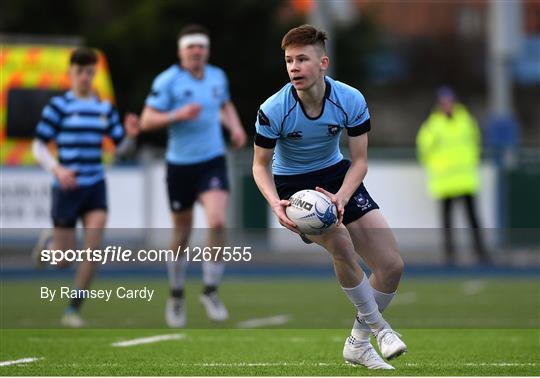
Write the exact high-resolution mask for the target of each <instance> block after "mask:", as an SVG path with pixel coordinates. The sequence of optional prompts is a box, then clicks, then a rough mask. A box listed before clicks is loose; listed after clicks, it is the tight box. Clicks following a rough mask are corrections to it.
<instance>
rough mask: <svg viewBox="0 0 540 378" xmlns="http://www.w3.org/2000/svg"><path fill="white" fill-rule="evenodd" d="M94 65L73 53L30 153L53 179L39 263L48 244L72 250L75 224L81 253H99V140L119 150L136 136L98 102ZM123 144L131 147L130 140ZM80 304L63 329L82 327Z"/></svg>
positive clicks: (84, 265)
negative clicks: (47, 233)
mask: <svg viewBox="0 0 540 378" xmlns="http://www.w3.org/2000/svg"><path fill="white" fill-rule="evenodd" d="M96 64H97V55H96V53H95V52H94V51H93V50H92V49H89V48H78V49H76V50H74V51H73V53H72V54H71V58H70V66H69V77H70V80H71V90H69V91H68V92H66V93H65V94H64V95H63V96H56V97H53V98H52V99H51V100H50V101H49V103H48V104H47V106H45V108H44V109H43V113H42V117H41V120H40V121H39V123H38V125H37V130H36V137H35V139H34V142H33V145H32V149H33V153H34V156H35V158H36V160H37V161H38V162H39V164H40V165H41V166H42V167H43V168H45V169H46V170H47V171H48V172H50V173H52V174H53V176H54V182H53V187H52V214H51V215H52V220H53V223H54V231H53V237H52V240H51V241H52V244H51V243H47V242H46V241H45V240H44V239H42V243H38V246H37V247H36V249H35V251H36V252H37V253H35V255H34V257H35V258H36V259H37V260H38V261H37V262H38V263H39V252H40V251H41V249H43V248H45V247H46V244H49V245H48V246H47V247H49V248H51V249H59V250H62V251H65V250H67V249H74V248H75V247H76V235H75V226H76V223H77V220H78V219H79V218H80V219H82V222H83V225H84V228H85V241H84V243H85V246H84V248H85V249H86V248H90V249H99V248H100V247H101V242H102V237H103V228H104V227H105V224H106V221H107V193H106V186H105V173H104V169H103V165H102V163H101V160H102V155H103V151H102V143H103V137H104V136H105V135H107V136H109V137H110V138H111V139H112V140H113V141H114V142H115V144H117V145H118V144H119V143H120V142H121V141H122V140H123V139H124V135H125V133H126V132H127V134H128V136H130V137H135V136H136V135H137V134H138V132H139V126H138V125H139V120H138V117H137V116H136V115H134V114H127V115H126V117H125V118H124V125H125V127H126V130H125V131H124V128H123V127H122V124H121V122H120V117H119V116H118V112H117V111H116V109H115V108H114V107H113V105H111V103H110V102H108V101H101V100H100V99H99V98H98V97H97V96H96V94H95V93H94V92H93V90H92V81H93V79H94V76H95V74H96ZM124 140H125V141H126V142H127V143H129V141H128V138H126V139H124ZM50 141H54V142H55V143H56V147H57V149H58V158H56V157H54V156H53V155H52V154H51V153H50V152H49V149H48V147H47V143H48V142H50ZM126 142H124V143H126ZM60 265H63V266H65V265H66V264H65V263H64V264H62V263H61V264H60ZM96 268H97V266H96V263H94V262H92V261H83V262H81V263H80V265H79V266H78V268H77V272H76V275H75V289H77V290H85V289H88V288H89V286H90V284H91V282H92V277H93V276H94V273H95V271H96ZM82 301H83V298H82V296H80V297H78V298H74V299H72V300H71V302H70V304H69V306H68V307H67V309H66V311H65V313H64V315H63V317H62V320H61V321H62V324H63V325H64V326H66V327H82V326H83V325H84V321H83V319H82V318H81V317H80V315H79V311H80V308H81V304H82Z"/></svg>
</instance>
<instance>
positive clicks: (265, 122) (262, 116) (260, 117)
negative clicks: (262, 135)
mask: <svg viewBox="0 0 540 378" xmlns="http://www.w3.org/2000/svg"><path fill="white" fill-rule="evenodd" d="M257 119H258V120H259V125H261V126H270V120H269V119H268V117H267V116H266V114H264V112H263V111H262V109H259V111H258V112H257Z"/></svg>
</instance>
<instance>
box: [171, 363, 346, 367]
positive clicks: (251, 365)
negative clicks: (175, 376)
mask: <svg viewBox="0 0 540 378" xmlns="http://www.w3.org/2000/svg"><path fill="white" fill-rule="evenodd" d="M180 365H182V366H199V367H272V366H341V365H345V363H334V362H202V363H197V362H194V363H181V364H180Z"/></svg>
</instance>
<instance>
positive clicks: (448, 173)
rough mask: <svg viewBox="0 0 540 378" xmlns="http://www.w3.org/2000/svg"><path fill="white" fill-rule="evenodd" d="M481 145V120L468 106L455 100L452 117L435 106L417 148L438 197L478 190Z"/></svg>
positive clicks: (470, 192) (417, 140) (424, 124)
mask: <svg viewBox="0 0 540 378" xmlns="http://www.w3.org/2000/svg"><path fill="white" fill-rule="evenodd" d="M480 145H481V136H480V131H479V129H478V124H477V123H476V120H475V119H474V117H473V116H472V115H471V114H470V113H469V112H468V111H467V109H466V108H465V106H463V105H462V104H456V105H455V106H454V109H453V112H452V116H451V117H448V116H447V115H446V114H445V113H443V112H442V111H441V110H440V109H438V108H435V109H434V110H433V112H432V113H431V114H430V115H429V117H428V118H427V120H426V121H425V122H424V123H423V124H422V126H421V127H420V131H419V132H418V135H417V136H416V149H417V154H418V159H419V160H420V162H421V163H422V165H423V166H424V167H425V168H426V170H427V174H428V187H429V191H430V193H431V194H432V195H433V196H434V197H435V198H448V197H456V196H460V195H464V194H474V193H475V192H476V191H477V190H478V184H479V177H478V164H479V160H480V148H481V147H480Z"/></svg>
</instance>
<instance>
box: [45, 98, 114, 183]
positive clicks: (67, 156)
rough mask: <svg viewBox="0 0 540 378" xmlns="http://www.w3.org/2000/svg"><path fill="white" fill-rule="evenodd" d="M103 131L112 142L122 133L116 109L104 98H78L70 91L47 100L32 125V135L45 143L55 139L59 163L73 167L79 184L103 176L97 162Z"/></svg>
mask: <svg viewBox="0 0 540 378" xmlns="http://www.w3.org/2000/svg"><path fill="white" fill-rule="evenodd" d="M104 135H108V136H110V137H111V139H112V140H113V141H114V142H115V144H118V143H119V142H120V141H121V140H122V138H123V137H124V128H123V127H122V124H121V123H120V117H119V115H118V112H117V111H116V109H115V108H114V107H113V106H112V104H111V103H110V102H108V101H100V100H99V99H98V98H97V97H95V96H93V97H91V98H87V99H81V98H78V97H76V96H75V95H74V94H73V92H72V91H68V92H66V93H65V94H64V95H63V96H55V97H53V98H52V99H51V100H50V101H49V103H48V104H47V105H46V106H45V108H43V112H42V115H41V120H40V121H39V123H38V125H37V128H36V138H38V139H40V140H42V141H43V142H45V143H47V142H49V141H50V140H54V141H55V142H56V146H57V147H58V161H59V163H60V164H61V165H63V166H65V167H66V168H69V169H72V170H75V171H77V183H78V184H79V186H80V187H85V186H90V185H92V184H95V183H97V182H99V181H101V180H103V179H104V178H105V173H104V170H103V164H102V162H101V160H102V156H103V149H102V143H103V137H104ZM54 185H55V186H58V185H59V183H58V180H56V179H55V180H54Z"/></svg>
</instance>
